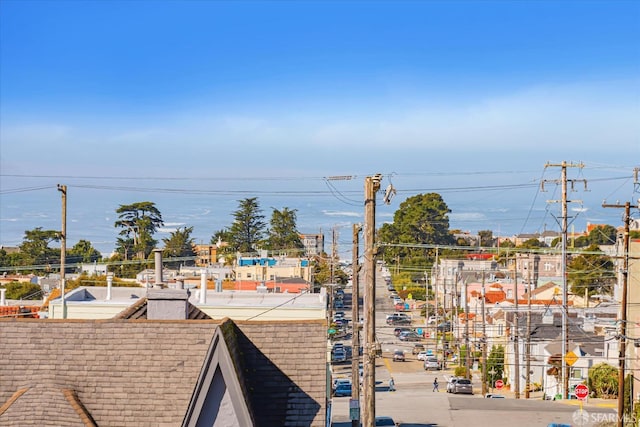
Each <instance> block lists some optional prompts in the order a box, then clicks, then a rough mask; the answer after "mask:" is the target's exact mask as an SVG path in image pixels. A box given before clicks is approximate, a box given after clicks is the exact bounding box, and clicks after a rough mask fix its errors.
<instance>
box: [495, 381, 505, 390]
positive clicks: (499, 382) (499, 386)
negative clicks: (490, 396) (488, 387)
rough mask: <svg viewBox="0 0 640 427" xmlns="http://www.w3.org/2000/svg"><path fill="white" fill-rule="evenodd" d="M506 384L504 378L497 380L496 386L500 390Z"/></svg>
mask: <svg viewBox="0 0 640 427" xmlns="http://www.w3.org/2000/svg"><path fill="white" fill-rule="evenodd" d="M503 386H504V382H503V381H502V380H496V388H497V389H498V390H500V389H501V388H502V387H503Z"/></svg>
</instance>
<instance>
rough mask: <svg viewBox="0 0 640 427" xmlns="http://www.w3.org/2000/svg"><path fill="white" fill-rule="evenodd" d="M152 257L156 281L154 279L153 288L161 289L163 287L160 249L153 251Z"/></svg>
mask: <svg viewBox="0 0 640 427" xmlns="http://www.w3.org/2000/svg"><path fill="white" fill-rule="evenodd" d="M153 257H154V260H155V272H156V279H155V282H154V283H153V286H154V287H159V288H162V287H163V281H162V249H154V250H153Z"/></svg>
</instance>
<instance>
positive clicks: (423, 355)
mask: <svg viewBox="0 0 640 427" xmlns="http://www.w3.org/2000/svg"><path fill="white" fill-rule="evenodd" d="M418 360H422V361H425V360H427V352H426V351H421V352H420V353H418Z"/></svg>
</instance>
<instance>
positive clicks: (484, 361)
mask: <svg viewBox="0 0 640 427" xmlns="http://www.w3.org/2000/svg"><path fill="white" fill-rule="evenodd" d="M481 296H482V300H481V301H480V303H481V304H482V395H483V396H485V395H486V394H487V322H486V319H487V316H485V309H484V303H485V299H486V298H487V297H486V294H485V290H484V270H482V294H481Z"/></svg>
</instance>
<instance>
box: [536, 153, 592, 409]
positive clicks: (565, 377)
mask: <svg viewBox="0 0 640 427" xmlns="http://www.w3.org/2000/svg"><path fill="white" fill-rule="evenodd" d="M552 166H553V167H560V168H562V169H561V178H560V184H561V186H562V200H560V202H561V203H562V218H561V219H562V398H563V399H568V398H569V365H568V364H567V360H566V358H565V356H566V355H567V351H568V350H569V331H568V329H569V301H568V300H569V290H568V284H567V219H568V216H567V203H568V202H579V200H567V181H568V180H567V168H568V167H579V168H583V167H584V165H583V164H582V163H578V164H574V163H567V162H565V161H563V162H562V163H561V164H555V165H554V164H550V163H547V164H546V165H545V168H547V167H552ZM578 181H581V182H583V183H584V186H585V189H586V186H587V181H586V180H584V179H582V180H575V179H573V180H570V182H571V189H572V190H573V189H574V184H575V183H576V182H578ZM545 182H546V181H542V183H541V184H542V190H543V191H544V183H545ZM552 182H554V183H556V184H558V181H557V180H553V181H552ZM547 202H548V203H552V202H553V203H556V202H558V200H548V201H547Z"/></svg>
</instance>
